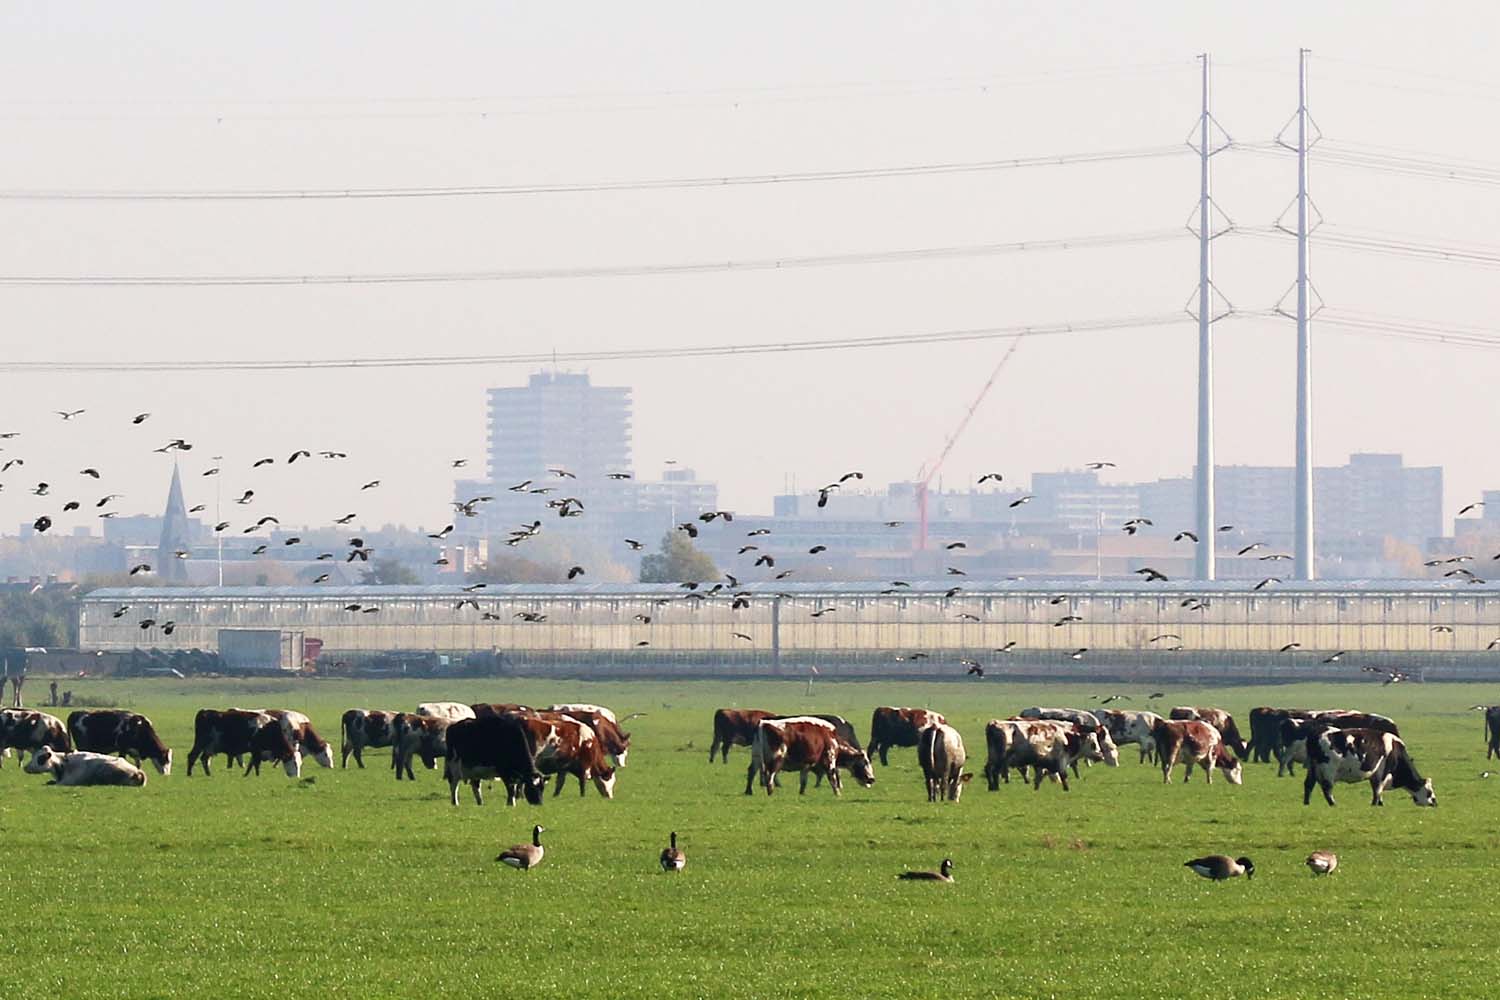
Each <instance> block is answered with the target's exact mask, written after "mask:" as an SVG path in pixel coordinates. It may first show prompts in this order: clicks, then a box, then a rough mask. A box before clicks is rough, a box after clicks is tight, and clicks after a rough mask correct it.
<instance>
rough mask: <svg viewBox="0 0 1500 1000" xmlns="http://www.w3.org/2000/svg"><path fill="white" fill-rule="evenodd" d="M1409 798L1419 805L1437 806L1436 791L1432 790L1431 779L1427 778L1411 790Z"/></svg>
mask: <svg viewBox="0 0 1500 1000" xmlns="http://www.w3.org/2000/svg"><path fill="white" fill-rule="evenodd" d="M1411 800H1412V801H1413V802H1415V803H1416V804H1417V805H1419V806H1432V807H1433V808H1434V809H1435V808H1437V793H1436V792H1434V791H1433V790H1432V779H1431V778H1428V779H1426V780H1425V781H1423V782H1422V783H1421V784H1420V785H1418V786H1417V787H1416V788H1413V789H1412V790H1411Z"/></svg>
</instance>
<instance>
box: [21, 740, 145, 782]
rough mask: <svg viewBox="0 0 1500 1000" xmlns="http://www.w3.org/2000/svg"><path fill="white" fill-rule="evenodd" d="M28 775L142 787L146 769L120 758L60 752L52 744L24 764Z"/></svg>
mask: <svg viewBox="0 0 1500 1000" xmlns="http://www.w3.org/2000/svg"><path fill="white" fill-rule="evenodd" d="M21 770H23V771H25V772H26V773H27V774H50V775H52V780H51V781H49V782H48V784H49V785H128V786H131V787H134V788H140V787H141V786H142V785H144V784H145V783H146V772H145V771H142V770H141V769H140V768H138V767H136V766H135V765H134V764H132V763H130V761H128V760H124V759H123V758H120V757H110V756H108V755H106V754H102V753H89V752H87V751H77V752H74V753H61V752H59V751H56V750H53V749H52V748H51V747H49V746H43V747H42V748H41V749H39V750H37V751H36V752H35V753H34V754H33V755H32V758H31V759H30V760H29V761H27V762H26V763H25V764H23V765H22V766H21Z"/></svg>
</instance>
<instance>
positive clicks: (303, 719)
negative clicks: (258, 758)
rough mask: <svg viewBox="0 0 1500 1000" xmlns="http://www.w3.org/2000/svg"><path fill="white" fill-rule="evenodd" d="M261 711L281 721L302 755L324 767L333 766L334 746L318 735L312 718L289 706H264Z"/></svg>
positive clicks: (288, 737) (289, 737)
mask: <svg viewBox="0 0 1500 1000" xmlns="http://www.w3.org/2000/svg"><path fill="white" fill-rule="evenodd" d="M260 711H262V712H264V713H265V714H267V715H269V716H270V717H271V718H273V719H275V720H276V721H277V722H278V723H280V725H281V728H282V730H283V731H284V732H285V733H286V738H287V739H288V740H290V741H291V743H292V745H294V746H295V747H296V748H297V749H298V750H299V751H301V753H302V756H304V757H311V758H312V759H313V760H315V761H317V762H318V763H319V764H322V765H323V766H324V767H333V747H331V746H329V745H328V741H327V740H325V739H324V738H323V737H321V736H319V735H318V731H317V730H316V729H314V728H313V727H312V720H311V719H309V718H308V717H307V716H305V715H303V714H302V713H301V712H296V711H293V710H292V709H289V708H263V709H261V710H260ZM257 770H259V769H258V768H257Z"/></svg>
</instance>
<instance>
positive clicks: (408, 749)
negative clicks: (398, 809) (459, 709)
mask: <svg viewBox="0 0 1500 1000" xmlns="http://www.w3.org/2000/svg"><path fill="white" fill-rule="evenodd" d="M452 724H453V723H451V722H449V721H448V720H447V719H439V718H437V717H436V716H432V715H417V714H416V713H414V712H399V713H397V715H396V718H395V721H394V722H393V723H392V726H391V728H392V729H393V730H394V733H393V735H392V738H391V766H392V767H393V768H395V771H396V780H397V781H400V780H401V772H402V771H405V772H406V777H407V779H408V780H410V781H415V780H416V777H417V776H416V775H414V774H412V771H411V761H412V758H413V757H420V758H422V764H423V765H424V766H425V767H426V768H427V770H429V771H431V770H432V769H433V768H435V767H437V762H438V758H439V757H446V756H448V727H449V726H451V725H452Z"/></svg>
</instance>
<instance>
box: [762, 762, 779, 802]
mask: <svg viewBox="0 0 1500 1000" xmlns="http://www.w3.org/2000/svg"><path fill="white" fill-rule="evenodd" d="M780 774H781V761H779V760H776V761H770V762H768V763H766V764H765V765H764V766H763V767H762V768H761V772H760V780H761V784H762V785H764V786H765V788H766V794H767V795H770V794H771V793H772V792H773V791H774V790H775V789H776V779H777V778H778V777H779V776H780Z"/></svg>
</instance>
